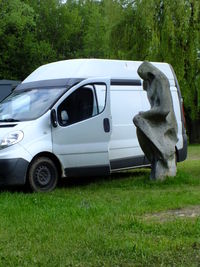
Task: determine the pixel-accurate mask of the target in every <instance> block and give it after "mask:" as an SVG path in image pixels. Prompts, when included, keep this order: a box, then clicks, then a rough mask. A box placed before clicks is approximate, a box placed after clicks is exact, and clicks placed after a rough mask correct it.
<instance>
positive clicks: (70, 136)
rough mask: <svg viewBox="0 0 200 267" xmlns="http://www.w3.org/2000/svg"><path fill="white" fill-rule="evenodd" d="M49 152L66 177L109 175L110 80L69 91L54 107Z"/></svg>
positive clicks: (86, 84) (82, 83)
mask: <svg viewBox="0 0 200 267" xmlns="http://www.w3.org/2000/svg"><path fill="white" fill-rule="evenodd" d="M54 109H55V110H56V113H57V119H58V126H57V127H56V128H53V127H52V141H53V152H54V154H56V155H57V157H58V158H59V159H60V161H61V162H62V165H63V166H64V168H65V173H66V176H86V175H102V174H108V173H110V163H109V154H108V147H109V141H110V136H111V125H112V124H111V113H110V80H109V79H98V78H97V79H87V80H84V81H83V82H81V83H79V84H78V85H76V86H74V87H72V88H71V89H70V90H69V91H68V92H67V93H66V94H65V95H64V96H63V97H62V98H61V99H60V100H59V101H58V102H57V104H56V105H55V107H54Z"/></svg>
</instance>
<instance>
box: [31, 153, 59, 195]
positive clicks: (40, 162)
mask: <svg viewBox="0 0 200 267" xmlns="http://www.w3.org/2000/svg"><path fill="white" fill-rule="evenodd" d="M28 181H29V184H30V186H31V188H32V189H33V191H35V192H50V191H52V190H53V189H54V188H55V187H56V185H57V182H58V170H57V168H56V165H55V164H54V162H53V161H52V160H51V159H49V158H46V157H40V158H37V159H35V160H34V161H33V163H32V164H31V166H30V168H29V172H28Z"/></svg>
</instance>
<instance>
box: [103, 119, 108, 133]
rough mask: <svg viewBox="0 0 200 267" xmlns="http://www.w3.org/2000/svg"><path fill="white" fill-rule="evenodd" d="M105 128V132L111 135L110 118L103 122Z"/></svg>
mask: <svg viewBox="0 0 200 267" xmlns="http://www.w3.org/2000/svg"><path fill="white" fill-rule="evenodd" d="M103 128H104V131H105V132H106V133H109V132H110V121H109V119H108V118H105V119H104V120H103Z"/></svg>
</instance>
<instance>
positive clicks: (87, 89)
mask: <svg viewBox="0 0 200 267" xmlns="http://www.w3.org/2000/svg"><path fill="white" fill-rule="evenodd" d="M102 87H103V88H102ZM105 96H106V85H104V84H88V85H85V86H83V87H80V88H78V89H77V90H76V91H74V92H72V93H71V94H70V95H69V96H68V97H67V98H66V99H65V100H64V101H63V102H62V104H60V106H59V107H58V121H59V124H60V125H61V126H67V125H71V124H74V123H76V122H79V121H83V120H86V119H89V118H91V117H93V116H96V115H98V114H99V113H101V112H102V111H103V109H104V107H105V98H106V97H105Z"/></svg>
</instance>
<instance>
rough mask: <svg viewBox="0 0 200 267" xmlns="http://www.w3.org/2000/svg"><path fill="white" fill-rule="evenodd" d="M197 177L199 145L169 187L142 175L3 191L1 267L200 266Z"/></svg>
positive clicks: (199, 182) (125, 174) (141, 172)
mask: <svg viewBox="0 0 200 267" xmlns="http://www.w3.org/2000/svg"><path fill="white" fill-rule="evenodd" d="M199 173H200V146H199V145H198V146H191V147H189V157H188V160H187V161H185V162H182V163H180V164H178V174H177V176H176V177H175V178H168V179H167V180H166V181H165V182H152V181H149V174H150V170H148V169H138V170H133V171H129V172H122V173H118V174H113V175H112V176H111V177H110V178H109V177H104V178H99V179H95V178H91V179H86V178H85V179H83V178H81V180H71V181H66V182H65V183H64V182H63V183H62V184H61V185H60V188H58V189H56V190H55V191H54V192H52V193H49V194H30V193H26V194H25V193H23V192H20V191H19V192H17V191H15V190H13V192H11V191H5V190H2V192H1V194H0V266H81V267H83V266H91V267H93V266H112V267H113V266H116V267H117V266H130V267H131V266H189V265H191V266H198V265H199V261H200V253H199V248H200V239H199V235H200V206H199V201H200V179H199V178H200V177H199ZM184 209H185V210H187V212H184ZM193 210H194V211H195V213H196V215H195V216H193V215H192V216H191V214H194V213H193ZM190 211H191V212H190ZM181 212H182V213H184V214H185V215H184V216H178V215H177V213H179V214H181ZM182 215H183V214H182Z"/></svg>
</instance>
